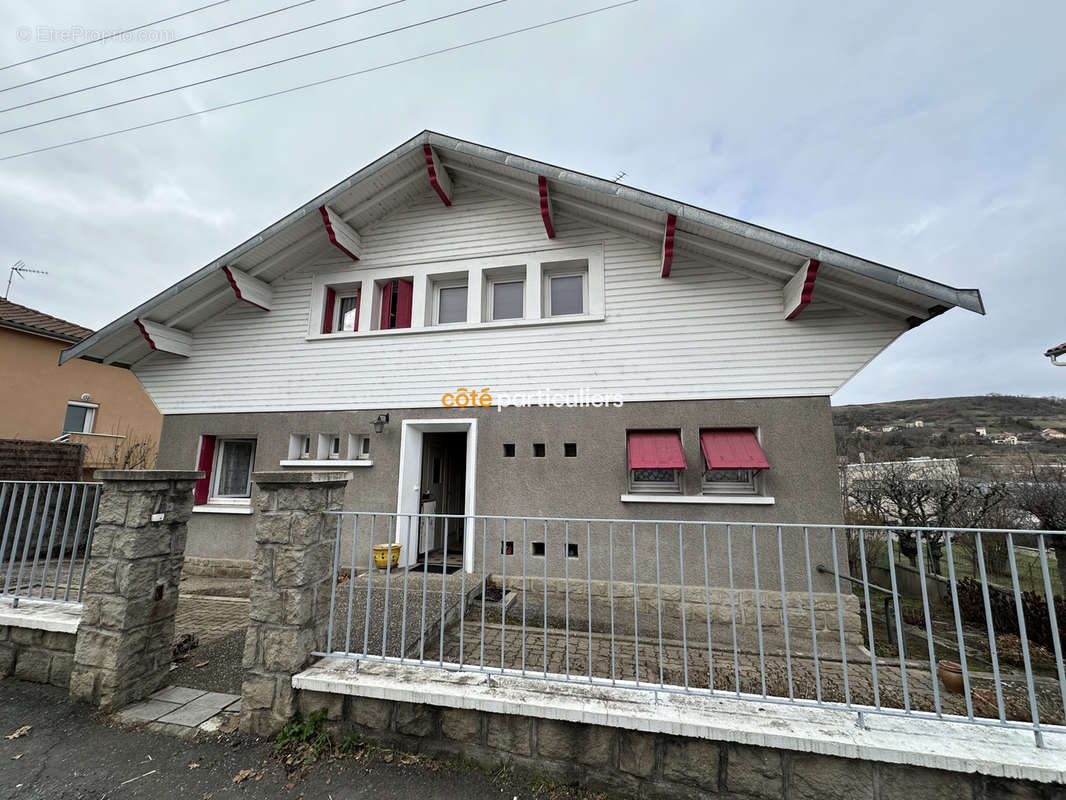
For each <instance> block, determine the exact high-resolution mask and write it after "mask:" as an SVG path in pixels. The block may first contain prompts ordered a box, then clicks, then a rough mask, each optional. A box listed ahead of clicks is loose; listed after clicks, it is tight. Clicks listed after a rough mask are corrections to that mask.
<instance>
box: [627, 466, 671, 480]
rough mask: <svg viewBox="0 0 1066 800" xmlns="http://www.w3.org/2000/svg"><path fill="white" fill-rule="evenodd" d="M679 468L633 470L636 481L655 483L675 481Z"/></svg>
mask: <svg viewBox="0 0 1066 800" xmlns="http://www.w3.org/2000/svg"><path fill="white" fill-rule="evenodd" d="M676 473H677V470H673V469H635V470H633V480H634V481H638V482H639V481H648V482H649V483H650V482H655V483H673V482H674V475H675V474H676Z"/></svg>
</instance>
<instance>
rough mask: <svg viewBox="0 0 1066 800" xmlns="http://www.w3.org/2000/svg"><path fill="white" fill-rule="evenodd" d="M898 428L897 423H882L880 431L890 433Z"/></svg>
mask: <svg viewBox="0 0 1066 800" xmlns="http://www.w3.org/2000/svg"><path fill="white" fill-rule="evenodd" d="M898 430H899V426H898V425H882V426H881V433H892V431H898Z"/></svg>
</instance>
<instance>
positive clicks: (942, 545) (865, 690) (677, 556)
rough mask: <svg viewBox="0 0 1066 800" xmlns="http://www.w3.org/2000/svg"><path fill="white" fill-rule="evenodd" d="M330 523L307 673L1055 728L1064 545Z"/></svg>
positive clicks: (925, 534)
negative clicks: (367, 672) (331, 662)
mask: <svg viewBox="0 0 1066 800" xmlns="http://www.w3.org/2000/svg"><path fill="white" fill-rule="evenodd" d="M335 517H336V525H337V533H338V536H337V546H336V550H335V553H334V559H333V575H334V581H333V585H332V595H331V607H330V620H329V634H328V642H327V647H326V650H325V651H323V652H322V653H319V654H318V655H332V656H343V657H348V658H353V659H356V660H357V661H384V662H392V663H403V664H417V665H424V666H432V667H442V668H445V669H449V670H458V671H471V672H483V673H493V674H507V675H516V676H525V677H532V678H539V679H545V680H551V681H564V682H571V683H585V684H591V685H609V686H618V687H632V688H641V689H649V688H650V689H654V690H656V691H664V692H680V693H685V694H690V695H710V696H733V697H736V698H741V699H751V700H757V701H759V702H762V703H767V702H769V703H787V704H794V705H805V706H824V707H832V708H842V709H848V710H851V711H854V712H857V713H858V714H859V715H860V718H861V716H862V715H863V714H867V713H869V714H887V715H903V716H913V717H922V718H934V719H944V720H952V721H959V722H967V723H971V724H978V725H994V726H1005V727H1023V728H1027V729H1031V730H1032V731H1033V732H1034V733H1035V735H1036V740H1037V744H1038V745H1040V744H1042V736H1041V731H1042V730H1043V729H1046V728H1049V727H1052V728H1054V729H1056V730H1059V731H1063V730H1066V728H1064V727H1062V726H1063V725H1064V724H1066V675H1064V665H1063V645H1062V640H1063V632H1062V630H1063V628H1062V627H1060V626H1064V625H1066V623H1064V619H1066V596H1064V592H1063V587H1062V585H1061V583H1060V579H1059V575H1060V574H1061V573H1060V572H1059V571H1058V570H1057V569H1055V568H1054V567H1053V564H1054V562H1053V560H1052V559H1053V556H1054V554H1056V553H1057V556H1058V558H1060V559H1066V534H1064V533H1063V532H1058V531H1054V532H1052V531H1006V530H969V529H940V528H938V529H932V528H880V527H872V526H866V527H845V526H831V525H813V524H812V525H794V524H790V525H784V524H783V525H769V524H751V523H722V522H691V521H680V520H621V519H615V520H611V519H552V518H529V517H526V518H522V517H502V516H473V517H462V516H456V515H443V514H433V515H425V514H418V515H416V514H410V515H407V514H404V515H400V514H390V513H364V512H335ZM390 543H391V546H392V547H393V548H394V549H397V550H398V551H399V552H398V563H397V565H396V566H395V567H393V568H391V569H380V568H378V567H377V566H376V565H375V554H374V548H375V546H377V547H378V550H379V551H383V552H382V553H381V555H385V552H388V550H387V548H388V547H389V546H390ZM397 545H398V547H397ZM897 551H902V552H903V554H904V556H905V560H906V562H909V563H900V562H898V560H897ZM1053 551H1054V553H1053ZM1029 562H1032V563H1029ZM1020 563H1023V564H1024V567H1025V568H1020V567H1019V564H1020Z"/></svg>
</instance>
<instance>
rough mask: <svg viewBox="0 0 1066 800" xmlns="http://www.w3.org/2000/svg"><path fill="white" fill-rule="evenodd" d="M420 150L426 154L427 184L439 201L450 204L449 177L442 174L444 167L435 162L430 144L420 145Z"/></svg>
mask: <svg viewBox="0 0 1066 800" xmlns="http://www.w3.org/2000/svg"><path fill="white" fill-rule="evenodd" d="M422 152H423V153H425V154H426V170H427V171H428V172H429V185H430V186H432V187H433V191H435V192H436V193H437V196H438V197H439V198H440V199H441V202H442V203H444V205H446V206H450V205H451V204H452V199H451V197H450V196H449V195H450V194H451V192H450V190H451V179H450V178H448V176H447V175H446V174H442V173H443V172H444V167H441V166H440V164H439V163H438V162H437V159H436V156H435V155H434V154H433V148H432V147H431V146H430V145H428V144H425V145H422ZM438 170H439V171H438Z"/></svg>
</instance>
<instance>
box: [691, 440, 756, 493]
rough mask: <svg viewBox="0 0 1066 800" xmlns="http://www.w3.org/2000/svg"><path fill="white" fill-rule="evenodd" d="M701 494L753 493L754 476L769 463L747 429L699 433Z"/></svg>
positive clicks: (754, 487) (754, 485) (754, 486)
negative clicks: (701, 467)
mask: <svg viewBox="0 0 1066 800" xmlns="http://www.w3.org/2000/svg"><path fill="white" fill-rule="evenodd" d="M700 449H701V450H702V452H703V467H704V469H703V493H704V494H756V492H757V483H756V481H757V477H758V474H759V472H760V471H761V470H764V469H769V468H770V462H769V461H767V460H766V454H765V453H764V452H763V449H762V447H761V446H760V445H759V439H758V437H757V436H756V434H755V431H753V430H751V429H749V428H705V429H703V430H701V431H700Z"/></svg>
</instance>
